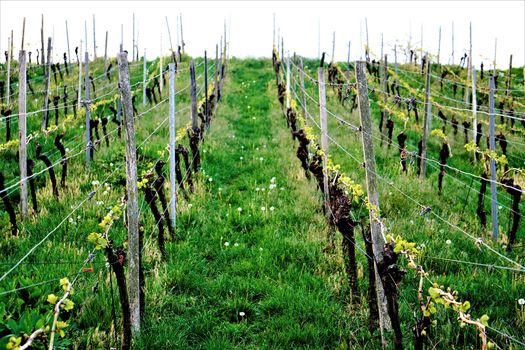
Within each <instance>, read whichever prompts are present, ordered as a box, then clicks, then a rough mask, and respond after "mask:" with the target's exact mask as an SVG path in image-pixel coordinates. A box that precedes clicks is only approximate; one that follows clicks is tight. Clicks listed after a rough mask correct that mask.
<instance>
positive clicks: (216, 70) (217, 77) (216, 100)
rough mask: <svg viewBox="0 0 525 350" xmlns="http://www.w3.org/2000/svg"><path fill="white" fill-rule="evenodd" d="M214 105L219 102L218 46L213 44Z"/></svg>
mask: <svg viewBox="0 0 525 350" xmlns="http://www.w3.org/2000/svg"><path fill="white" fill-rule="evenodd" d="M214 84H215V86H214V87H215V105H217V103H218V102H219V45H217V44H215V82H214Z"/></svg>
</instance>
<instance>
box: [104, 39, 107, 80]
mask: <svg viewBox="0 0 525 350" xmlns="http://www.w3.org/2000/svg"><path fill="white" fill-rule="evenodd" d="M107 79H108V31H107V30H106V41H105V44H104V80H107Z"/></svg>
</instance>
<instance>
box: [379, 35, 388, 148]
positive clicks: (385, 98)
mask: <svg viewBox="0 0 525 350" xmlns="http://www.w3.org/2000/svg"><path fill="white" fill-rule="evenodd" d="M381 44H383V40H381ZM381 46H383V45H381ZM382 51H383V49H381V52H382ZM382 71H383V74H382V77H381V78H382V81H381V88H382V89H383V103H384V104H385V106H386V105H387V102H388V80H387V79H386V78H387V74H388V63H387V55H386V54H385V57H384V59H383V69H382ZM387 119H388V111H387V110H386V108H384V109H383V125H382V126H381V129H382V130H383V134H382V135H381V143H383V141H382V140H383V137H384V138H385V139H386V140H388V130H387V128H386V121H387ZM387 143H388V142H387Z"/></svg>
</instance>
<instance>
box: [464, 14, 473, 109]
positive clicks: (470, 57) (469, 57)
mask: <svg viewBox="0 0 525 350" xmlns="http://www.w3.org/2000/svg"><path fill="white" fill-rule="evenodd" d="M469 28H470V29H469V30H470V49H469V56H468V67H467V84H466V85H465V104H468V100H469V87H468V83H469V82H470V79H472V22H470V27H469Z"/></svg>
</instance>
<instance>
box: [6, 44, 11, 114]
mask: <svg viewBox="0 0 525 350" xmlns="http://www.w3.org/2000/svg"><path fill="white" fill-rule="evenodd" d="M9 47H11V38H9V37H8V38H7V50H8V52H7V84H6V90H7V91H6V98H7V100H6V102H7V106H8V108H9V101H10V98H11V54H10V53H9Z"/></svg>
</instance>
